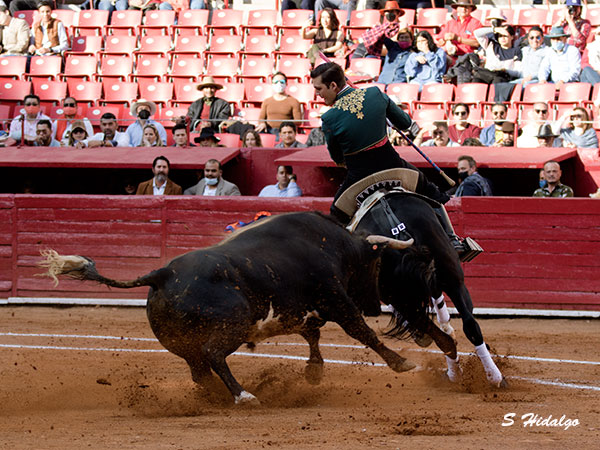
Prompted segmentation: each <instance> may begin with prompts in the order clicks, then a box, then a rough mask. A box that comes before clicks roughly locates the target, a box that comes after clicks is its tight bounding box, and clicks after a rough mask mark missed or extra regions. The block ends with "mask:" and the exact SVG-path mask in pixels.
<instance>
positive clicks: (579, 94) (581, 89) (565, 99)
mask: <svg viewBox="0 0 600 450" xmlns="http://www.w3.org/2000/svg"><path fill="white" fill-rule="evenodd" d="M591 92H592V85H591V84H590V83H565V84H563V85H562V86H561V88H560V90H559V91H558V101H556V102H555V103H570V104H582V103H583V102H584V101H587V100H589V99H590V94H591Z"/></svg>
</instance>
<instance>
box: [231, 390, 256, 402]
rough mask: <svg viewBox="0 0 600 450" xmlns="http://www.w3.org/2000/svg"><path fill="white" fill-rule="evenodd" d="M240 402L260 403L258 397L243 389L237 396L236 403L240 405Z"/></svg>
mask: <svg viewBox="0 0 600 450" xmlns="http://www.w3.org/2000/svg"><path fill="white" fill-rule="evenodd" d="M240 403H255V404H258V403H259V401H258V399H257V398H256V397H255V396H254V395H252V394H251V393H250V392H248V391H242V392H241V393H240V395H238V396H236V397H235V404H236V405H239V404H240Z"/></svg>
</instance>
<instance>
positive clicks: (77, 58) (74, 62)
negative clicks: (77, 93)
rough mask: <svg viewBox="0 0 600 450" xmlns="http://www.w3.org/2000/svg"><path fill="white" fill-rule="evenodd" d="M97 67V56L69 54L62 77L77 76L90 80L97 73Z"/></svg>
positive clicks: (63, 78)
mask: <svg viewBox="0 0 600 450" xmlns="http://www.w3.org/2000/svg"><path fill="white" fill-rule="evenodd" d="M97 67H98V61H97V60H96V56H85V55H69V56H67V59H66V61H65V70H64V73H63V74H62V75H61V79H62V80H65V79H66V78H77V79H80V80H88V81H90V80H91V79H92V77H94V75H95V74H96V70H97Z"/></svg>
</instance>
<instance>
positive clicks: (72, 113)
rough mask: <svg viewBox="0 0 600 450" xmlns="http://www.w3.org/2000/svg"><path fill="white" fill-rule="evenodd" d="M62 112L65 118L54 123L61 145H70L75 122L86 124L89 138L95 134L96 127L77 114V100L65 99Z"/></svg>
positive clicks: (60, 118)
mask: <svg viewBox="0 0 600 450" xmlns="http://www.w3.org/2000/svg"><path fill="white" fill-rule="evenodd" d="M62 110H63V116H62V117H59V118H58V119H56V121H55V122H54V128H55V129H56V139H57V140H59V141H60V143H61V144H63V145H67V144H68V143H69V135H70V134H71V127H72V125H73V123H74V122H75V121H77V122H83V123H84V125H85V131H86V133H87V136H91V135H93V134H94V127H93V126H92V123H91V122H90V121H89V120H88V118H87V117H83V116H80V115H78V114H77V112H78V111H77V100H75V99H74V98H73V97H67V98H65V99H64V100H63V101H62Z"/></svg>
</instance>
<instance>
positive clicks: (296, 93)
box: [287, 83, 315, 108]
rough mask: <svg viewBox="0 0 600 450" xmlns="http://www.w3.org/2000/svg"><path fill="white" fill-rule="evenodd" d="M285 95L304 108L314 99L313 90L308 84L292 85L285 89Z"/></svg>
mask: <svg viewBox="0 0 600 450" xmlns="http://www.w3.org/2000/svg"><path fill="white" fill-rule="evenodd" d="M287 93H288V94H289V95H291V96H292V97H294V98H295V99H296V100H298V101H299V102H300V103H302V104H304V106H305V108H306V107H307V106H308V104H309V103H310V102H312V101H313V100H314V99H315V88H314V87H313V85H312V84H310V83H297V84H292V85H290V86H289V87H288V88H287Z"/></svg>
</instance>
